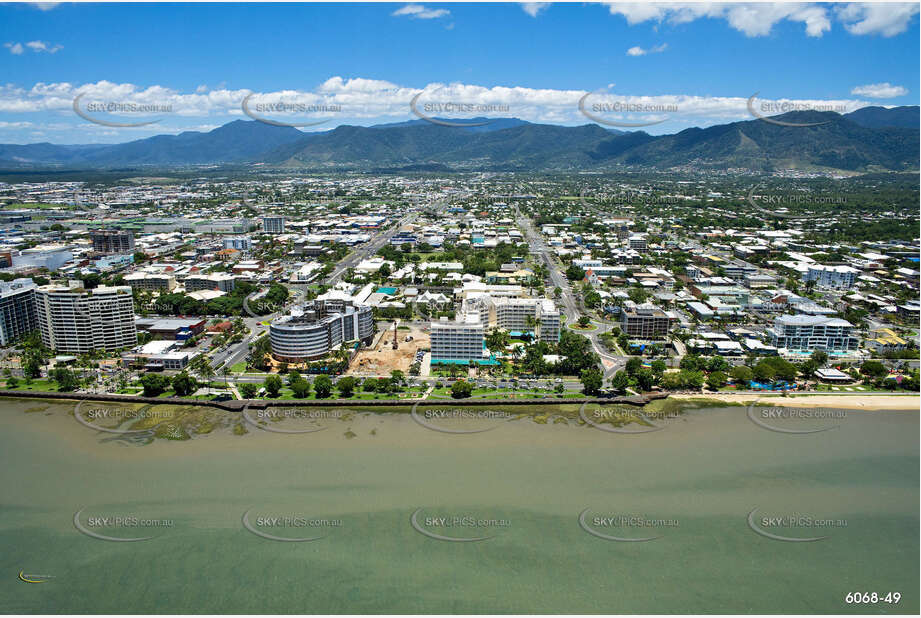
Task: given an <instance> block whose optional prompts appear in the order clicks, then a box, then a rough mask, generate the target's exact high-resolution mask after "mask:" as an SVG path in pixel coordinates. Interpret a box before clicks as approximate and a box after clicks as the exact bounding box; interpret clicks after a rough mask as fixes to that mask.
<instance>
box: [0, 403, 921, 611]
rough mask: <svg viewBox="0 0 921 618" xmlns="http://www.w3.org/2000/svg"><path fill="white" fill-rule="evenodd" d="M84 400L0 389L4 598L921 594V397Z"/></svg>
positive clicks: (582, 604) (40, 606)
mask: <svg viewBox="0 0 921 618" xmlns="http://www.w3.org/2000/svg"><path fill="white" fill-rule="evenodd" d="M71 411H72V406H70V405H69V404H65V403H57V402H56V403H49V402H39V401H28V400H16V401H3V402H0V453H2V458H3V459H2V463H3V465H2V466H0V611H2V612H4V613H64V612H67V613H177V612H179V613H552V612H569V613H572V612H577V613H650V612H656V613H687V612H693V613H737V612H738V613H748V612H753V613H917V612H918V609H919V591H918V581H919V569H918V550H919V537H918V528H919V478H918V463H919V460H918V457H919V447H918V429H919V427H918V412H917V410H915V411H911V412H909V411H903V412H899V411H888V412H884V411H872V410H860V411H851V410H849V411H847V414H846V418H842V419H839V420H838V421H836V423H837V425H838V426H837V427H836V428H835V429H833V430H830V431H825V432H821V433H814V434H805V435H788V434H783V433H777V432H772V431H767V430H765V429H763V428H761V427H758V426H756V425H755V424H754V423H752V422H751V421H750V420H749V419H748V418H747V417H746V410H745V408H742V407H724V408H706V409H698V410H691V411H687V412H685V413H684V414H682V415H681V416H680V417H678V418H672V419H669V420H667V421H664V422H663V423H662V426H664V429H662V430H660V431H655V432H650V433H644V434H639V435H623V434H617V433H610V432H606V431H602V430H599V429H596V428H593V427H589V426H585V425H582V426H580V425H577V424H575V423H569V424H559V423H553V422H550V423H548V424H538V423H535V422H533V421H531V420H516V421H511V422H508V423H503V424H501V425H497V426H496V428H495V429H493V430H491V431H488V432H483V433H476V434H447V433H441V432H437V431H432V430H429V429H426V428H425V427H422V426H421V425H419V424H418V423H416V422H414V421H413V420H412V419H411V418H410V417H409V415H407V414H361V415H358V416H355V417H350V418H348V419H335V420H331V421H324V423H322V425H323V426H324V427H326V429H325V430H323V431H319V432H315V433H304V434H280V433H275V432H270V431H262V430H260V429H257V428H255V427H252V426H251V427H250V431H249V433H247V434H246V435H242V436H240V435H234V434H233V433H232V432H230V431H226V430H220V431H214V432H212V433H211V434H209V435H206V436H198V437H195V438H194V439H192V440H187V441H168V440H156V441H154V442H153V443H151V444H147V445H143V446H141V445H137V444H132V443H129V442H126V441H124V440H118V439H114V440H113V439H111V435H107V434H102V433H99V432H96V431H93V430H91V429H88V428H86V427H84V426H82V425H80V424H78V423H77V422H75V420H74V419H73V417H72V415H71ZM586 509H588V510H587V511H586ZM755 509H757V511H756V515H754V516H753V521H754V522H755V527H757V528H759V529H760V530H762V531H766V532H767V533H769V534H774V535H775V536H782V537H785V538H789V539H803V538H815V537H819V536H822V537H825V538H823V539H822V540H818V541H812V542H797V541H780V540H776V539H774V538H769V537H768V536H764V535H761V534H758V533H756V532H755V531H754V530H753V529H752V527H751V526H750V525H749V520H748V517H749V514H750V513H751V512H752V511H753V510H755ZM78 511H80V516H79V517H78V523H79V524H80V525H81V527H83V528H84V529H85V530H88V531H90V532H91V533H94V534H100V535H103V536H112V537H116V538H139V537H147V536H150V537H153V538H150V539H149V540H143V541H134V542H123V541H109V540H100V539H98V538H94V537H92V536H89V535H87V534H84V533H82V532H80V531H79V530H78V529H77V527H76V526H75V524H74V515H75V513H77V512H78ZM247 512H248V513H249V517H248V521H249V523H250V525H251V527H253V528H254V529H256V530H257V532H262V533H264V534H270V535H273V536H278V537H283V538H291V539H294V538H313V537H317V536H318V537H322V538H319V539H318V540H314V541H304V542H284V541H278V540H270V539H267V538H264V537H263V536H259V535H258V534H255V533H253V532H251V531H250V530H247V529H246V528H245V527H244V525H243V520H242V518H243V514H244V513H247ZM583 512H585V515H584V517H583V522H582V524H580V514H582V513H583ZM414 514H415V516H416V517H415V526H414V525H413V521H412V517H413V515H414ZM622 516H629V517H630V518H632V519H629V520H623V519H619V518H621V517H622ZM116 517H121V518H123V519H124V522H122V524H121V525H111V521H112V519H113V518H116ZM285 517H287V518H289V520H288V521H289V522H294V523H290V524H289V525H288V526H279V525H274V526H273V525H272V524H273V523H277V522H276V521H275V520H274V518H285ZM102 518H108V520H105V519H102ZM132 518H137V520H138V522H143V523H138V524H137V525H134V524H133V523H130V522H132V521H133V520H132ZM778 518H784V519H786V523H778ZM613 520H617V521H618V522H619V523H618V524H617V525H611V521H613ZM125 522H129V523H125ZM304 522H309V524H308V525H304ZM152 523H158V524H161V525H157V526H154V525H144V524H152ZM166 524H169V525H166ZM448 524H453V525H448ZM586 528H588V529H589V530H593V531H595V532H598V533H600V534H602V535H606V536H609V537H615V538H618V539H643V538H651V537H656V538H654V540H649V541H624V540H610V539H608V538H603V537H602V536H598V535H595V534H592V533H590V532H589V531H587V530H586ZM420 529H421V531H420ZM437 537H442V538H437ZM480 537H486V538H484V540H480V541H463V540H462V541H460V542H453V541H450V540H444V539H475V538H480ZM20 573H22V574H23V575H24V576H25V578H26V579H32V580H35V581H37V580H43V581H42V583H26V582H23V581H21V580H20V579H19V576H20ZM849 592H870V593H872V592H876V593H878V594H879V597H880V598H881V599H882V598H884V597H885V595H886V593H888V592H893V593H895V592H898V593H899V594H900V596H901V599H900V602H899V603H898V604H893V603H885V602H884V601H880V602H878V603H876V604H861V605H855V604H848V603H847V602H846V600H845V598H846V595H847V594H848V593H849Z"/></svg>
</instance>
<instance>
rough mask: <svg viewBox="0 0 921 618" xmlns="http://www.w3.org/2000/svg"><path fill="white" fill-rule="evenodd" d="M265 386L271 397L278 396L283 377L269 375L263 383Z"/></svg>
mask: <svg viewBox="0 0 921 618" xmlns="http://www.w3.org/2000/svg"><path fill="white" fill-rule="evenodd" d="M262 386H263V387H265V391H266V392H267V393H268V394H269V397H272V398H274V397H278V393H280V392H281V387H282V383H281V378H279V377H278V376H269V377H267V378H266V379H265V382H263V384H262Z"/></svg>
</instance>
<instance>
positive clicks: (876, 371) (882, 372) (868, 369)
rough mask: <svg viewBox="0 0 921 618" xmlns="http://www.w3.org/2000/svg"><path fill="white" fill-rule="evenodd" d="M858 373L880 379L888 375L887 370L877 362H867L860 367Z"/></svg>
mask: <svg viewBox="0 0 921 618" xmlns="http://www.w3.org/2000/svg"><path fill="white" fill-rule="evenodd" d="M860 373H862V374H864V375H867V376H870V377H871V378H882V377H885V376H887V375H889V370H888V369H887V368H886V366H885V365H884V364H882V363H881V362H879V361H874V360H868V361H865V362H864V363H863V364H862V365H861V366H860Z"/></svg>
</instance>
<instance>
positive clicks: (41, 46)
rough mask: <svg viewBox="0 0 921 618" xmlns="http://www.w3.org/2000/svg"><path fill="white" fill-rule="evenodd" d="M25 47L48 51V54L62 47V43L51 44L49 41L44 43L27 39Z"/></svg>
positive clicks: (35, 50) (36, 50)
mask: <svg viewBox="0 0 921 618" xmlns="http://www.w3.org/2000/svg"><path fill="white" fill-rule="evenodd" d="M26 47H28V48H29V49H31V50H32V51H34V52H37V53H38V52H48V53H49V54H53V53H55V52H57V51H58V50H59V49H63V45H51V44H50V43H45V42H44V41H29V42H28V43H26Z"/></svg>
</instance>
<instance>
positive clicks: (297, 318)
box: [269, 299, 374, 363]
mask: <svg viewBox="0 0 921 618" xmlns="http://www.w3.org/2000/svg"><path fill="white" fill-rule="evenodd" d="M373 334H374V320H373V319H372V316H371V308H370V307H368V306H365V305H356V304H354V303H353V302H352V301H351V300H346V299H327V300H314V301H311V302H308V303H305V304H303V305H301V306H299V307H295V308H294V309H292V310H291V313H290V314H288V315H286V316H283V317H281V318H278V319H277V320H274V321H273V322H272V324H271V325H270V326H269V338H270V342H271V345H272V356H274V357H275V358H276V359H277V360H279V361H283V362H293V363H300V362H304V361H308V360H316V359H319V358H323V357H324V356H326V355H327V354H329V353H330V352H331V351H332V350H334V349H335V348H337V347H338V346H339V345H341V344H342V343H345V342H347V341H355V340H359V339H360V340H365V341H366V342H370V339H371V336H372V335H373Z"/></svg>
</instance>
